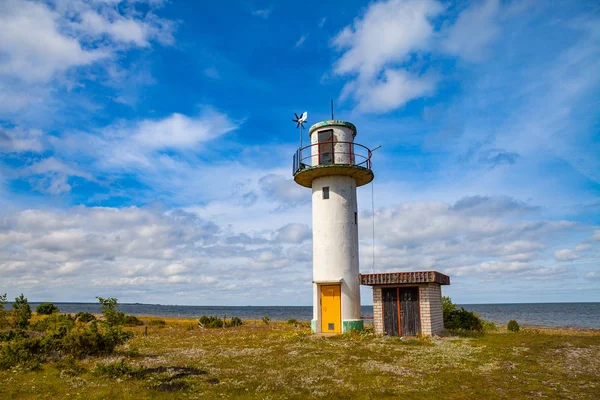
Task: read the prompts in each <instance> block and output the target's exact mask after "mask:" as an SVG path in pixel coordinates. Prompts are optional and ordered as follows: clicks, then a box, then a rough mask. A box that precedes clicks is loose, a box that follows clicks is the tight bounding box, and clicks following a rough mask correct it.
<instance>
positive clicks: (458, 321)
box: [442, 297, 484, 332]
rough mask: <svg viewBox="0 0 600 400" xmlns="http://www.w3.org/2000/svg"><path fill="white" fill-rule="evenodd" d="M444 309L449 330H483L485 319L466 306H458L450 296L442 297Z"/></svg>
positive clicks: (446, 325)
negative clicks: (465, 307)
mask: <svg viewBox="0 0 600 400" xmlns="http://www.w3.org/2000/svg"><path fill="white" fill-rule="evenodd" d="M442 311H443V314H444V327H445V328H446V329H448V330H465V331H478V332H481V331H483V322H484V321H483V320H482V319H481V318H479V316H478V315H477V314H475V313H474V312H473V311H467V310H465V309H464V307H461V309H460V310H459V309H457V308H456V304H454V303H452V300H451V299H450V298H449V297H443V298H442Z"/></svg>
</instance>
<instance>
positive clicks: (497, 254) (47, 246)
mask: <svg viewBox="0 0 600 400" xmlns="http://www.w3.org/2000/svg"><path fill="white" fill-rule="evenodd" d="M307 195H308V196H309V194H308V193H307ZM309 197H310V196H309ZM486 202H489V203H491V204H494V203H497V204H517V205H519V204H520V205H521V208H523V209H524V210H529V208H528V207H527V206H524V205H523V204H522V203H521V202H519V201H517V200H512V201H509V200H507V199H494V198H489V199H488V200H482V199H479V201H473V200H472V199H461V200H459V201H457V202H455V203H443V202H411V203H403V204H397V205H394V206H391V207H386V208H384V209H379V210H377V211H376V214H375V223H376V227H377V246H376V248H375V251H376V264H375V268H376V271H394V270H395V271H398V270H423V269H435V270H440V271H442V272H445V273H448V274H450V275H451V276H453V277H455V278H457V279H458V282H460V281H461V280H464V279H468V280H471V282H474V283H473V284H475V283H476V282H485V281H489V280H490V279H492V280H494V281H496V282H502V281H503V280H507V279H512V278H516V277H518V278H519V279H521V280H531V279H536V280H538V279H539V280H543V279H546V278H547V277H548V276H554V277H564V278H568V277H569V276H572V274H570V275H569V272H570V270H569V268H572V267H571V266H569V267H564V266H561V265H556V264H555V263H554V262H553V257H552V256H553V252H554V251H556V248H555V246H554V245H553V243H554V242H560V239H561V238H565V237H569V236H570V235H572V232H573V229H574V228H575V224H573V223H570V222H566V221H544V220H526V221H523V220H515V219H514V215H515V213H514V210H513V208H514V207H515V206H514V205H513V206H509V207H506V206H505V207H499V208H500V210H504V211H498V206H496V205H495V206H493V207H489V208H487V211H486V208H485V207H483V208H482V206H481V205H480V203H484V204H485V203H486ZM269 203H270V201H269V200H268V199H266V198H265V196H260V198H259V200H258V201H257V202H256V203H254V204H252V205H251V206H250V207H249V208H247V209H246V208H244V209H242V208H241V207H239V206H238V207H235V206H232V205H231V203H228V204H222V205H221V207H220V208H218V209H216V208H214V207H213V206H206V207H199V208H195V209H193V210H189V211H186V210H179V209H173V210H159V209H153V208H138V207H129V208H121V209H116V208H101V207H92V208H89V207H75V208H71V209H68V210H65V211H57V210H23V211H18V212H11V213H5V214H3V215H2V216H1V217H0V278H1V279H2V281H3V282H6V284H7V287H15V288H18V290H20V291H23V292H27V291H29V292H33V293H38V295H40V296H41V295H42V294H44V293H47V296H49V297H48V298H52V299H56V300H66V299H72V300H83V299H87V300H89V299H88V298H86V297H85V296H86V294H89V293H91V295H90V296H92V295H102V294H105V295H115V296H118V297H120V298H123V299H129V301H140V300H143V301H147V302H151V301H159V302H162V303H169V302H171V303H173V302H176V303H179V304H181V303H184V302H185V303H192V304H193V303H195V304H215V303H220V302H221V303H222V302H223V301H226V300H225V299H223V298H218V299H215V297H214V293H215V292H219V293H221V292H222V291H224V290H229V289H228V288H235V289H236V294H235V296H234V298H235V299H236V300H233V302H234V303H235V302H237V301H242V302H244V303H243V304H260V303H261V302H262V303H270V304H272V299H273V298H278V297H277V296H280V297H279V298H281V299H283V298H288V297H287V295H285V294H284V293H283V290H296V291H297V293H296V295H297V296H298V297H297V298H295V299H293V300H290V304H292V303H295V304H309V303H310V298H311V292H310V285H309V284H307V285H300V283H301V282H306V283H309V282H310V279H311V278H310V277H311V260H312V242H311V236H312V235H311V229H310V227H309V226H308V225H307V224H306V223H302V222H301V221H305V220H306V219H307V218H309V217H308V216H309V215H310V210H309V207H304V208H302V210H301V211H299V212H297V210H294V211H293V212H291V211H290V212H285V213H281V214H278V215H277V217H275V218H273V216H272V215H271V214H272V212H273V211H272V206H271V208H270V207H269V205H270V204H269ZM465 204H473V206H469V207H467V206H465ZM240 215H243V218H241V217H240ZM213 216H219V217H218V218H217V219H213ZM244 218H245V220H244ZM233 221H235V223H233ZM370 226H371V220H370V218H369V216H363V217H361V219H360V220H359V234H360V235H361V236H360V239H361V243H362V244H361V266H362V267H361V268H362V271H363V272H365V271H367V270H370V265H371V259H370V257H371V254H370V253H371V252H370V251H368V250H367V249H369V250H370V240H371V237H370V231H369V229H367V227H370ZM578 229H580V228H578ZM299 285H300V286H299ZM48 288H50V289H48ZM175 292H177V293H178V295H177V296H175V295H173V293H175ZM288 299H289V298H288Z"/></svg>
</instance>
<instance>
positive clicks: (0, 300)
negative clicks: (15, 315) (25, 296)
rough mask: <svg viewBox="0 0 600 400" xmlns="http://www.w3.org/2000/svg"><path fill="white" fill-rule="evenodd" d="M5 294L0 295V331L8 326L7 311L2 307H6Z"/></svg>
mask: <svg viewBox="0 0 600 400" xmlns="http://www.w3.org/2000/svg"><path fill="white" fill-rule="evenodd" d="M6 299H7V296H6V293H4V294H3V295H0V329H3V328H5V327H7V326H8V310H7V309H6V308H5V307H4V306H5V305H6Z"/></svg>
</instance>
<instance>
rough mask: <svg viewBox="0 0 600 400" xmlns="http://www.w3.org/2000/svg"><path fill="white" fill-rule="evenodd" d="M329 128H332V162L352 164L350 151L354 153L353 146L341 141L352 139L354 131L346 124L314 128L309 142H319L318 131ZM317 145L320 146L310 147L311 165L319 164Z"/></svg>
mask: <svg viewBox="0 0 600 400" xmlns="http://www.w3.org/2000/svg"><path fill="white" fill-rule="evenodd" d="M329 130H333V142H334V144H333V152H334V164H353V156H352V153H354V146H353V145H349V144H348V143H341V142H353V141H354V132H353V131H352V129H350V128H348V127H347V126H336V125H330V126H324V127H323V128H321V129H316V130H315V131H313V132H312V134H311V136H310V143H311V144H313V145H315V144H317V143H319V132H320V131H329ZM319 147H320V146H312V147H311V156H312V160H311V161H312V163H311V165H313V166H314V165H318V164H319ZM326 148H328V149H329V148H330V147H329V146H327V147H326Z"/></svg>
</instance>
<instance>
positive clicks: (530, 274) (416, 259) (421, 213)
mask: <svg viewBox="0 0 600 400" xmlns="http://www.w3.org/2000/svg"><path fill="white" fill-rule="evenodd" d="M536 210H537V208H535V207H530V206H526V205H525V204H524V203H522V202H520V201H517V200H514V199H510V198H503V197H499V198H494V197H483V196H473V197H466V198H463V199H460V200H458V201H456V202H455V203H453V204H448V203H444V202H413V203H404V204H401V205H396V206H393V207H387V208H384V209H379V210H377V212H376V214H375V226H376V232H377V235H376V236H377V246H376V248H375V252H376V255H375V260H376V266H377V269H379V270H380V271H386V270H387V271H391V270H403V269H408V270H422V269H437V270H441V271H446V272H447V273H449V274H451V275H456V276H463V277H466V276H478V277H480V278H482V279H483V278H485V277H491V276H496V277H507V276H511V275H519V276H522V277H527V278H532V279H533V278H538V277H540V276H542V274H541V271H546V272H547V273H549V274H561V273H564V272H565V270H564V269H562V268H558V267H555V266H553V265H552V262H551V261H552V259H551V258H550V257H551V256H550V255H549V254H548V250H549V248H551V244H550V243H552V241H553V240H554V238H555V237H557V236H562V235H567V234H568V233H569V232H570V231H571V230H572V229H573V228H574V227H575V224H574V223H572V222H568V221H543V220H527V221H526V220H515V219H514V216H515V215H520V214H521V215H522V214H523V213H532V212H536ZM363 218H364V219H363V220H362V222H363V223H364V224H365V225H366V224H367V223H368V222H370V221H368V219H369V217H366V218H365V217H363ZM360 232H361V235H362V237H361V240H362V243H363V245H365V246H369V247H370V239H371V238H370V237H369V234H370V232H369V231H360ZM362 260H363V262H366V263H367V264H369V263H370V254H368V252H367V254H365V253H363V254H362ZM363 265H364V264H363Z"/></svg>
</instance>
